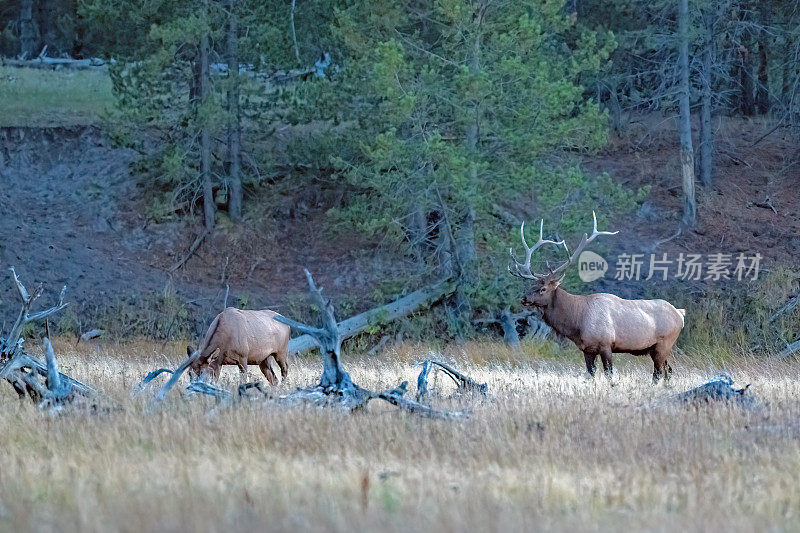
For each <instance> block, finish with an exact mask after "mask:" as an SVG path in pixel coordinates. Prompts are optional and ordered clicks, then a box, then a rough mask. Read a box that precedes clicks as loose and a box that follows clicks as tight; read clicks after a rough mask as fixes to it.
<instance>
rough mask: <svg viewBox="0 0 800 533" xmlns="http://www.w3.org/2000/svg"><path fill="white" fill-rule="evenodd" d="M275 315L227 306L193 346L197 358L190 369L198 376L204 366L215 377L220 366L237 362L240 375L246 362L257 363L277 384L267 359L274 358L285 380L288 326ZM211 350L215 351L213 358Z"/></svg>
mask: <svg viewBox="0 0 800 533" xmlns="http://www.w3.org/2000/svg"><path fill="white" fill-rule="evenodd" d="M276 316H278V313H276V312H275V311H270V310H268V309H264V310H262V311H244V310H241V309H236V308H234V307H228V308H227V309H225V310H224V311H222V312H221V313H220V314H218V315H217V316H216V318H214V320H213V321H212V322H211V325H210V326H209V327H208V331H207V332H206V335H205V338H204V339H203V343H202V344H201V345H200V346H199V347H198V348H197V350H198V352H199V357H197V358H196V359H195V360H194V361H193V362H192V363H191V365H190V369H191V371H192V372H193V373H194V374H196V375H200V374H201V373H202V372H203V371H204V370H206V369H207V368H208V369H209V370H210V372H211V374H212V375H213V376H214V377H215V378H218V377H219V373H220V369H221V367H222V365H237V366H238V367H239V370H240V372H241V373H242V374H243V375H245V374H246V373H247V365H258V366H259V368H260V369H261V372H262V373H263V374H264V377H266V378H267V380H268V381H269V382H270V384H271V385H277V383H278V378H277V377H276V376H275V372H273V370H272V367H271V366H270V362H269V360H270V359H274V360H275V362H276V363H277V364H278V367H279V368H280V371H281V378H282V379H283V380H286V376H287V374H288V370H289V365H288V362H287V359H288V354H289V334H290V329H289V326H287V325H286V324H282V323H280V322H278V321H277V320H275V317H276ZM186 352H187V355H189V356H192V355H193V354H195V353H197V352H195V351H194V350H193V349H192V347H191V346H187V347H186ZM215 352H218V353H216V357H214V354H215Z"/></svg>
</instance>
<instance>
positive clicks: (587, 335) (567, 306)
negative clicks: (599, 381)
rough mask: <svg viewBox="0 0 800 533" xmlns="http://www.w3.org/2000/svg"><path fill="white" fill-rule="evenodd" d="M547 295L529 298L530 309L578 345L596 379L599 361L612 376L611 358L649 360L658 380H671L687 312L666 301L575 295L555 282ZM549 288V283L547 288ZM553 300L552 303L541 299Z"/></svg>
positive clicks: (524, 300)
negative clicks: (671, 361)
mask: <svg viewBox="0 0 800 533" xmlns="http://www.w3.org/2000/svg"><path fill="white" fill-rule="evenodd" d="M550 283H551V284H552V285H553V286H551V287H546V286H545V288H546V289H547V290H546V291H545V293H541V292H539V290H538V289H540V288H537V289H535V290H534V291H533V292H534V294H533V295H532V296H529V295H526V296H525V297H524V298H523V300H522V303H523V305H525V306H526V307H540V308H541V309H542V316H543V319H544V321H545V322H546V323H547V324H548V325H549V326H550V327H552V328H553V329H554V330H555V331H556V332H557V333H558V334H560V335H563V336H564V337H567V338H568V339H569V340H571V341H572V342H574V343H575V345H576V346H577V347H578V349H579V350H581V351H582V352H583V354H584V358H585V360H586V369H587V370H588V372H589V373H590V374H592V375H594V372H595V362H596V359H597V356H598V355H599V356H600V358H601V360H602V362H603V369H604V370H605V372H606V373H607V374H609V375H610V374H611V373H612V360H611V354H612V353H629V354H632V355H649V356H650V357H651V358H652V359H653V367H654V371H653V379H654V380H655V381H658V380H659V379H660V377H661V376H664V377H669V372H670V371H671V369H670V367H669V364H668V363H667V358H668V357H669V355H670V353H671V351H672V346H673V345H674V344H675V341H676V340H677V338H678V335H679V334H680V332H681V330H682V329H683V325H684V315H685V311H684V310H683V309H676V308H675V307H673V306H672V305H671V304H670V303H669V302H667V301H666V300H625V299H623V298H619V297H618V296H615V295H613V294H607V293H596V294H588V295H577V294H570V293H568V292H567V291H565V290H564V289H562V288H561V287H559V286H558V285H557V284H555V283H554V282H550ZM546 284H547V282H545V285H546ZM547 293H550V294H549V296H550V297H549V299H547V300H545V299H540V298H538V296H539V295H546V294H547Z"/></svg>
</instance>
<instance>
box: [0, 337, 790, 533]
mask: <svg viewBox="0 0 800 533" xmlns="http://www.w3.org/2000/svg"><path fill="white" fill-rule="evenodd" d="M55 347H56V352H57V353H58V354H59V359H60V361H61V364H62V366H63V367H64V369H66V370H67V371H68V372H70V373H71V374H72V375H74V376H75V377H77V378H79V379H83V380H85V381H86V382H88V383H90V384H92V385H94V386H96V387H97V388H98V389H100V390H101V391H103V393H104V394H105V396H106V399H105V400H104V401H105V402H106V403H107V404H108V405H111V406H112V409H111V410H110V411H108V412H106V413H90V412H81V411H75V410H69V409H67V410H65V411H64V412H62V413H61V414H60V415H58V416H52V415H47V414H45V413H43V412H40V411H39V410H38V409H37V408H36V407H34V406H32V405H30V404H29V403H27V402H18V401H17V400H16V396H15V395H14V393H13V391H12V390H11V388H10V387H5V388H3V389H2V391H3V392H2V393H1V394H2V395H3V400H2V401H3V409H2V410H0V435H2V440H1V442H2V450H3V453H2V454H0V528H1V529H2V530H17V529H20V528H21V529H26V530H27V529H32V530H37V531H78V530H80V531H143V530H144V531H155V530H159V531H178V530H200V531H263V530H270V531H285V530H302V531H323V530H324V531H329V530H332V531H350V530H353V529H358V530H374V529H380V530H388V531H422V530H431V529H436V530H444V531H466V530H469V531H523V530H524V531H531V530H540V529H545V528H547V529H549V530H556V531H560V530H572V531H594V530H619V529H621V528H623V527H625V528H627V529H630V528H633V529H637V530H649V531H662V530H664V531H666V530H679V529H683V530H690V531H712V530H722V529H726V530H729V531H751V530H754V529H757V530H784V529H794V528H796V527H797V526H796V524H797V519H798V513H800V491H798V490H796V488H797V481H796V479H797V472H798V471H799V470H800V438H798V437H800V422H799V420H800V416H799V415H800V394H799V393H800V384H798V381H797V379H796V376H797V373H798V367H800V364H798V363H797V362H787V363H778V362H775V363H773V362H768V361H765V360H756V359H754V358H753V359H747V358H739V359H738V360H737V361H736V362H733V363H727V364H725V365H719V364H716V363H711V362H710V360H706V359H703V358H702V357H701V356H697V355H695V356H691V357H690V356H687V355H679V356H677V357H676V359H675V361H674V362H673V363H672V366H673V367H674V369H675V376H674V378H673V380H672V382H671V384H670V386H669V387H665V386H663V385H660V386H653V385H652V384H651V371H652V370H651V366H650V361H649V359H648V360H645V359H644V358H633V357H629V356H620V357H617V358H616V369H617V370H616V371H617V377H616V378H615V383H614V384H612V383H609V382H608V381H607V380H606V379H605V378H604V377H598V378H597V379H596V380H593V381H592V380H588V379H587V378H586V376H585V373H584V371H583V366H582V358H579V357H578V355H577V354H573V355H571V356H568V357H567V356H563V355H562V356H555V357H554V356H547V357H545V356H543V355H541V354H539V352H538V351H537V348H536V347H535V346H530V345H529V346H526V347H525V348H524V349H523V351H522V352H521V353H512V352H509V351H508V350H507V349H506V348H505V347H504V346H503V345H502V344H499V343H476V344H469V345H465V346H460V347H450V348H446V349H444V350H443V355H442V357H444V358H446V359H447V360H449V361H451V362H452V363H454V364H455V365H456V366H457V367H458V368H459V369H461V370H463V371H465V372H467V373H468V374H470V375H471V376H472V377H474V378H476V379H477V380H479V381H483V382H486V383H488V385H489V394H488V396H486V397H485V398H483V397H480V398H479V397H454V395H453V392H454V386H453V384H452V383H450V382H449V380H448V379H447V378H446V377H444V376H443V375H441V374H436V375H435V376H436V377H434V376H433V375H432V376H431V380H430V384H431V385H432V386H433V387H434V396H433V398H432V400H431V401H432V403H434V404H435V405H437V406H440V407H448V408H462V407H469V408H471V409H472V414H471V416H470V417H469V418H467V419H465V420H461V421H439V420H428V419H423V418H419V417H415V416H411V415H407V414H405V413H400V412H397V411H396V410H395V408H394V407H392V406H389V405H388V404H385V403H383V402H380V401H373V403H372V405H371V407H370V409H369V412H363V413H357V414H348V413H345V412H341V411H339V410H337V409H323V408H316V407H314V408H312V407H290V406H285V405H279V404H277V403H276V402H274V401H269V402H264V401H263V400H262V401H255V400H254V401H251V402H243V403H240V404H236V405H227V404H223V403H218V402H216V401H215V400H213V399H211V398H209V397H197V396H193V397H188V396H184V395H183V393H182V387H181V391H178V390H175V391H173V392H172V393H171V395H170V396H169V397H168V399H167V401H166V402H165V404H164V405H163V406H161V407H160V408H154V407H153V406H152V404H151V402H150V401H149V400H150V399H151V398H152V395H153V393H154V390H152V389H149V390H145V391H144V392H143V393H142V394H140V395H138V396H136V397H132V396H131V391H132V390H133V389H134V388H135V386H136V384H137V383H138V381H139V380H140V379H141V378H142V377H143V376H144V374H145V373H147V372H148V371H150V370H152V369H154V368H156V367H159V366H165V365H167V364H170V365H174V364H176V362H177V360H178V358H179V355H178V354H180V353H181V346H180V345H179V344H175V345H168V346H166V347H164V346H162V345H160V344H150V343H145V342H141V343H131V344H126V345H108V346H106V345H102V344H100V345H90V344H86V345H83V344H82V345H79V346H78V347H75V346H74V341H72V340H69V341H67V340H63V341H60V342H56V343H55ZM35 352H36V350H34V353H35ZM164 353H169V354H174V355H173V356H172V357H171V358H169V360H168V358H166V357H165V356H164V355H163V354H164ZM426 355H427V348H426V347H424V346H418V345H416V346H415V345H401V346H398V347H395V348H391V349H389V350H387V351H385V352H384V353H382V354H380V355H378V356H376V357H366V356H355V355H348V356H347V357H346V366H347V368H348V369H349V370H350V372H351V374H352V376H353V378H354V380H355V381H356V382H357V383H359V384H361V385H364V386H367V387H370V388H374V389H381V388H389V387H393V386H395V385H397V384H398V383H399V382H400V381H402V380H405V379H408V380H409V381H410V383H409V392H408V394H409V395H413V394H414V393H415V385H416V376H417V373H418V371H419V369H418V367H416V366H414V362H415V361H417V360H419V359H421V358H424V357H425V356H426ZM721 366H722V367H724V370H726V371H728V372H730V374H731V375H732V376H733V378H734V379H735V380H736V382H737V384H738V385H746V384H748V383H750V384H752V385H751V390H753V391H754V393H755V395H756V397H757V398H758V399H759V400H761V402H762V404H763V406H762V407H761V408H759V409H755V410H749V411H744V410H741V409H740V408H737V407H731V406H725V405H701V406H688V407H687V406H680V405H675V404H673V403H671V402H670V401H669V399H670V397H671V396H673V395H674V394H676V393H678V392H680V391H683V390H686V389H688V388H690V387H692V386H695V385H698V384H699V383H701V382H702V381H703V380H704V379H705V378H707V377H709V376H710V375H712V374H713V373H715V372H717V371H719V370H720V369H722V368H721ZM256 372H257V369H253V368H251V369H250V373H251V378H258V377H260V376H258V375H256ZM319 373H320V368H319V362H318V360H317V359H316V358H315V357H303V358H297V359H295V360H293V361H292V364H291V366H290V376H289V382H288V384H282V385H280V386H279V387H278V388H277V390H274V393H275V394H280V393H282V392H288V391H290V390H292V388H293V387H295V386H302V385H306V384H310V383H313V382H314V381H315V380H316V379H318V377H319ZM221 380H222V384H223V385H225V386H228V387H231V388H232V387H234V386H235V385H236V383H237V382H238V376H237V373H236V371H235V369H232V368H230V369H228V368H226V370H225V372H224V373H223V376H222V378H221Z"/></svg>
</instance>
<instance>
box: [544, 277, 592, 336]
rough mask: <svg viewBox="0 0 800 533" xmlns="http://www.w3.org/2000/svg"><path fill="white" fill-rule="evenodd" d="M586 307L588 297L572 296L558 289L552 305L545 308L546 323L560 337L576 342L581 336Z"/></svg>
mask: <svg viewBox="0 0 800 533" xmlns="http://www.w3.org/2000/svg"><path fill="white" fill-rule="evenodd" d="M586 305H587V299H586V296H582V295H579V294H571V293H569V292H567V291H565V290H564V289H562V288H561V287H556V289H555V291H554V292H553V298H552V300H551V301H550V305H548V306H547V307H545V308H544V312H543V315H544V321H545V322H546V323H547V325H548V326H550V327H551V328H553V329H554V330H556V332H557V333H558V334H559V335H562V336H564V337H567V338H568V339H570V340H573V341H574V340H575V339H576V338H578V337H579V336H580V324H581V322H582V319H583V315H584V313H585V311H586Z"/></svg>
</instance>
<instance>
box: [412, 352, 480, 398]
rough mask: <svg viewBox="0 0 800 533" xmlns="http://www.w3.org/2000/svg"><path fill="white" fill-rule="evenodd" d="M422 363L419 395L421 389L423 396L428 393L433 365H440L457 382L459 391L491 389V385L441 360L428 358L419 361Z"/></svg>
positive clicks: (418, 380)
mask: <svg viewBox="0 0 800 533" xmlns="http://www.w3.org/2000/svg"><path fill="white" fill-rule="evenodd" d="M419 364H420V365H422V371H421V372H420V374H419V377H418V378H417V391H418V393H417V394H418V395H419V393H420V391H422V396H424V395H425V394H427V393H428V383H427V379H428V373H429V372H430V369H431V368H432V367H433V366H437V367H439V369H440V370H441V371H442V372H444V373H445V374H446V375H447V376H448V377H449V378H450V379H452V380H453V382H454V383H455V384H456V387H457V388H458V389H457V390H458V392H461V393H464V392H478V393H480V394H486V392H487V391H488V390H489V387H488V385H487V384H486V383H478V382H477V381H475V380H474V379H472V378H471V377H469V376H467V375H465V374H462V373H461V372H459V371H458V370H456V369H454V368H453V367H451V366H450V365H448V364H445V363H442V362H440V361H433V360H431V359H426V360H424V361H422V362H421V363H419Z"/></svg>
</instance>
